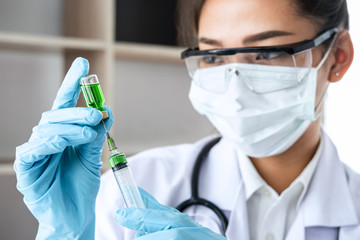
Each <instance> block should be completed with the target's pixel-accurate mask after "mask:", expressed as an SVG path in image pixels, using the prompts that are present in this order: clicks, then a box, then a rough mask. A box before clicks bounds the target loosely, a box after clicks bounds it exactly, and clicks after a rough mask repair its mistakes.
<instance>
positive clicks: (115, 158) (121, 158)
mask: <svg viewBox="0 0 360 240" xmlns="http://www.w3.org/2000/svg"><path fill="white" fill-rule="evenodd" d="M109 163H110V166H111V167H112V168H114V167H115V166H116V165H118V164H124V163H127V161H126V157H125V154H123V153H118V154H114V155H111V156H110V158H109Z"/></svg>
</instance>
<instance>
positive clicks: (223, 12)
mask: <svg viewBox="0 0 360 240" xmlns="http://www.w3.org/2000/svg"><path fill="white" fill-rule="evenodd" d="M294 1H295V0H294ZM294 6H295V5H294V3H293V1H292V0H206V1H205V4H204V6H203V8H202V11H201V14H200V19H199V38H207V39H213V40H217V41H219V42H221V43H222V44H223V45H224V46H222V47H242V46H246V45H244V43H243V40H244V39H246V38H248V37H249V36H253V35H256V34H259V33H263V32H268V31H284V32H289V33H292V34H289V35H283V36H281V37H275V38H269V39H267V40H263V41H258V42H253V43H251V45H252V46H259V45H278V44H287V43H292V42H297V41H302V40H305V39H312V38H314V37H315V36H316V34H317V33H316V28H315V26H314V25H313V23H312V22H311V20H310V19H308V18H306V17H303V16H299V14H297V12H296V11H295V7H294Z"/></svg>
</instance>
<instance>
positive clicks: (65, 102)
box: [52, 57, 89, 110]
mask: <svg viewBox="0 0 360 240" xmlns="http://www.w3.org/2000/svg"><path fill="white" fill-rule="evenodd" d="M88 72H89V62H88V61H87V60H86V59H85V58H82V57H78V58H76V59H75V61H74V62H73V63H72V65H71V67H70V69H69V71H68V72H67V74H66V76H65V78H64V81H63V83H62V84H61V87H60V89H59V91H58V93H57V95H56V98H55V100H54V104H53V107H52V110H54V109H61V108H68V107H75V105H76V103H77V100H78V98H79V94H80V85H79V79H80V78H81V77H84V76H86V75H87V74H88Z"/></svg>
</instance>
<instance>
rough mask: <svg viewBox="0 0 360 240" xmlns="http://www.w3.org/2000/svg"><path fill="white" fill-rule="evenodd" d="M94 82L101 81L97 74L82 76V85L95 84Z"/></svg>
mask: <svg viewBox="0 0 360 240" xmlns="http://www.w3.org/2000/svg"><path fill="white" fill-rule="evenodd" d="M94 83H99V79H98V77H97V76H96V74H91V75H89V76H86V77H82V78H80V84H81V85H86V84H94Z"/></svg>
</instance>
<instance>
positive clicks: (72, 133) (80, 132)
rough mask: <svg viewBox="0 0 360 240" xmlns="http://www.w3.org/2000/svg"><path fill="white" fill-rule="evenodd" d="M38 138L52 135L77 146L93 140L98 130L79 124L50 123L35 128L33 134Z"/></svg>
mask: <svg viewBox="0 0 360 240" xmlns="http://www.w3.org/2000/svg"><path fill="white" fill-rule="evenodd" d="M32 135H34V136H35V137H34V138H36V140H37V139H41V138H46V137H50V136H58V137H61V138H64V139H65V140H66V141H67V142H68V144H69V145H72V146H77V145H81V144H85V143H89V142H91V141H93V140H94V139H95V138H96V136H97V132H96V131H95V130H94V129H92V128H91V127H87V126H79V125H73V124H49V125H38V126H36V127H34V128H33V134H32Z"/></svg>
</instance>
